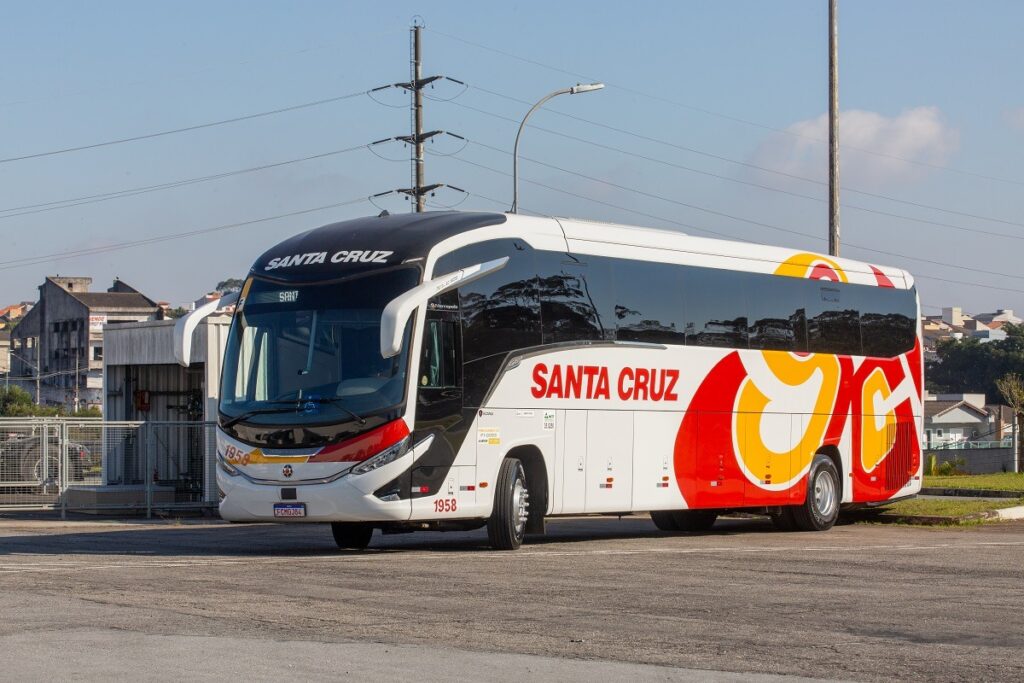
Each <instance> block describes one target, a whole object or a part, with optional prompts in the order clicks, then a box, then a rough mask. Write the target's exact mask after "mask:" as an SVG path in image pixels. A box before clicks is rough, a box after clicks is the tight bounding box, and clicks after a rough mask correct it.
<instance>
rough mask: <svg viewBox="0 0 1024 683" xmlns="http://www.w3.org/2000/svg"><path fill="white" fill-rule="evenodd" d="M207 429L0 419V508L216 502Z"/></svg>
mask: <svg viewBox="0 0 1024 683" xmlns="http://www.w3.org/2000/svg"><path fill="white" fill-rule="evenodd" d="M215 456H216V433H215V424H214V423H212V422H105V421H102V420H96V419H93V420H89V419H85V420H82V419H64V418H59V419H58V418H46V419H13V418H2V419H0V509H11V508H17V509H60V510H62V511H82V512H101V511H104V510H109V511H115V510H121V511H133V512H145V513H146V514H147V515H151V514H152V513H153V511H154V510H163V509H171V508H182V507H190V508H199V507H209V506H213V505H216V503H217V486H216V480H215V471H214V466H215Z"/></svg>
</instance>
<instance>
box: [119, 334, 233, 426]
mask: <svg viewBox="0 0 1024 683" xmlns="http://www.w3.org/2000/svg"><path fill="white" fill-rule="evenodd" d="M175 323H176V321H174V320H157V321H149V322H138V323H125V324H122V325H117V326H116V327H107V329H106V335H105V336H106V338H105V355H104V357H103V377H104V385H105V386H104V391H103V398H104V407H103V415H104V417H105V418H106V419H108V420H141V421H168V420H169V421H186V422H200V421H213V420H216V419H217V399H218V397H219V396H220V370H221V360H222V359H223V356H224V348H225V345H226V344H227V337H228V328H229V326H230V324H231V316H230V315H215V316H210V317H208V318H206V319H205V320H203V321H202V322H201V323H200V324H199V327H197V328H196V331H195V333H194V335H193V343H192V363H191V364H190V365H189V366H188V367H187V368H186V367H182V366H181V365H179V364H178V361H177V360H176V359H175V358H174V325H175Z"/></svg>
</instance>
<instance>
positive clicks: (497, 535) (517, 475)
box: [487, 458, 530, 550]
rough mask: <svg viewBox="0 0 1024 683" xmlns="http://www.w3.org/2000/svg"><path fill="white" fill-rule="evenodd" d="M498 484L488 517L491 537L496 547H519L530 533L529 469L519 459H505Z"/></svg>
mask: <svg viewBox="0 0 1024 683" xmlns="http://www.w3.org/2000/svg"><path fill="white" fill-rule="evenodd" d="M496 484H497V485H496V486H495V487H494V510H493V511H492V512H491V516H490V518H489V519H488V520H487V540H488V541H489V542H490V544H491V547H492V548H494V549H495V550H516V549H517V548H519V546H521V545H522V544H523V537H524V536H525V535H526V520H527V519H528V518H529V516H530V494H529V492H528V491H527V490H526V472H524V471H523V463H522V462H520V461H519V460H518V459H517V458H505V460H503V461H502V463H501V468H500V469H499V470H498V480H497V482H496Z"/></svg>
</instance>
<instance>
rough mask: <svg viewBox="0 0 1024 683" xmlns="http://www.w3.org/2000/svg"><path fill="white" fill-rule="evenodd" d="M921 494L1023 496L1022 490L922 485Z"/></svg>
mask: <svg viewBox="0 0 1024 683" xmlns="http://www.w3.org/2000/svg"><path fill="white" fill-rule="evenodd" d="M921 495H922V496H955V497H957V498H1024V491H997V490H994V489H944V488H933V487H928V486H926V487H922V488H921Z"/></svg>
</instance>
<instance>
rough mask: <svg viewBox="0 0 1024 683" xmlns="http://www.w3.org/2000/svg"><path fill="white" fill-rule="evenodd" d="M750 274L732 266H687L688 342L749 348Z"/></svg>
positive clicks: (685, 276) (698, 344) (685, 289)
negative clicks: (726, 267)
mask: <svg viewBox="0 0 1024 683" xmlns="http://www.w3.org/2000/svg"><path fill="white" fill-rule="evenodd" d="M748 284H749V283H748V281H747V276H746V274H744V273H739V272H736V271H732V270H719V269H715V268H686V269H685V272H684V274H683V289H684V291H685V299H686V343H687V344H690V345H692V346H718V347H723V348H734V349H745V348H747V292H746V289H747V286H748Z"/></svg>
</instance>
